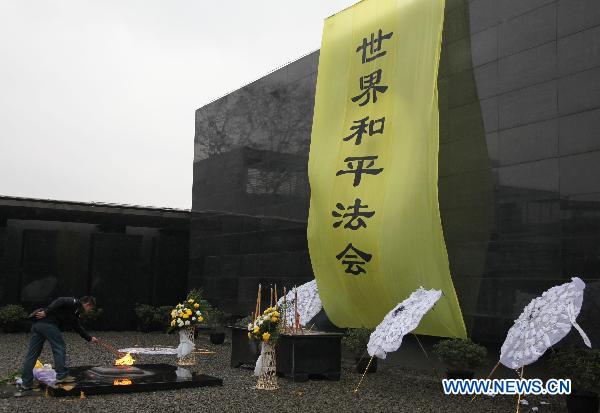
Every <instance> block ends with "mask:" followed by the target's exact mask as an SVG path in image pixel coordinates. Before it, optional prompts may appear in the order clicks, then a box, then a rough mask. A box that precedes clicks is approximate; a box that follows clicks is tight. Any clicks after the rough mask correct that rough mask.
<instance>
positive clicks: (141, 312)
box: [135, 304, 171, 333]
mask: <svg viewBox="0 0 600 413" xmlns="http://www.w3.org/2000/svg"><path fill="white" fill-rule="evenodd" d="M170 312H171V307H170V306H161V307H154V306H152V305H149V304H137V305H136V306H135V315H136V316H137V319H138V328H139V330H140V331H142V332H145V333H147V332H150V331H159V330H163V329H166V327H167V325H168V322H169V317H170Z"/></svg>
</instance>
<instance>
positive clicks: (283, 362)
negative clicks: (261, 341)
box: [276, 331, 344, 381]
mask: <svg viewBox="0 0 600 413" xmlns="http://www.w3.org/2000/svg"><path fill="white" fill-rule="evenodd" d="M343 336H344V334H340V333H324V332H318V331H312V332H307V333H306V334H297V335H292V334H282V335H280V336H279V340H278V341H277V353H276V354H277V375H279V376H285V377H289V378H292V380H294V381H306V380H308V379H311V378H326V379H329V380H339V379H340V373H341V369H342V346H341V340H342V337H343Z"/></svg>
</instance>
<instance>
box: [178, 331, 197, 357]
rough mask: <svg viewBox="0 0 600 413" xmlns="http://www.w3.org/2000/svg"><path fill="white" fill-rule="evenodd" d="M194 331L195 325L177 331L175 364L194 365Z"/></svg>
mask: <svg viewBox="0 0 600 413" xmlns="http://www.w3.org/2000/svg"><path fill="white" fill-rule="evenodd" d="M194 332H195V326H189V327H186V328H185V329H183V330H180V331H179V347H177V356H178V359H177V365H179V366H195V365H196V354H194V347H195V344H194Z"/></svg>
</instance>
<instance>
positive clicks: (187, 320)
mask: <svg viewBox="0 0 600 413" xmlns="http://www.w3.org/2000/svg"><path fill="white" fill-rule="evenodd" d="M203 321H204V315H203V314H202V311H201V310H200V303H198V302H197V300H196V299H194V298H193V297H190V296H188V298H187V299H186V300H185V301H184V302H183V303H179V304H177V305H176V306H175V308H174V309H173V310H171V330H175V329H182V328H187V327H192V326H196V325H198V324H200V323H202V322H203Z"/></svg>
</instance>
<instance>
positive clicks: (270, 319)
mask: <svg viewBox="0 0 600 413" xmlns="http://www.w3.org/2000/svg"><path fill="white" fill-rule="evenodd" d="M278 323H279V311H278V309H277V307H269V308H267V309H266V310H265V311H263V313H262V314H261V315H260V316H258V317H257V318H256V319H255V320H254V322H253V323H249V324H248V338H251V339H255V340H261V341H264V342H265V343H267V342H271V343H272V342H273V341H275V340H276V339H277V335H278V334H277V331H278V330H277V327H278Z"/></svg>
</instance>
